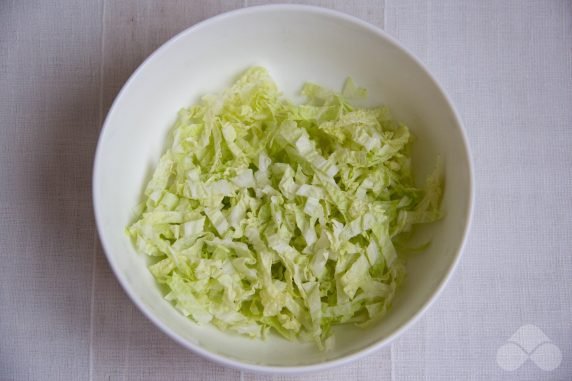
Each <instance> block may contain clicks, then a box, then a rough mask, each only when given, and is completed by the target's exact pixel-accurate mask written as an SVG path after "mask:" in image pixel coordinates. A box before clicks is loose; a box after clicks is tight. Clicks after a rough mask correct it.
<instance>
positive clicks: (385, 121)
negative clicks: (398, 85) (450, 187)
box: [127, 67, 442, 348]
mask: <svg viewBox="0 0 572 381" xmlns="http://www.w3.org/2000/svg"><path fill="white" fill-rule="evenodd" d="M302 94H303V95H304V96H305V97H306V98H307V102H306V103H304V104H301V105H297V104H293V103H291V102H289V101H287V100H285V99H284V98H283V97H282V96H281V94H280V92H279V90H278V89H277V86H276V84H275V83H274V82H273V80H272V79H271V78H270V76H269V74H268V72H267V71H266V70H265V69H263V68H260V67H253V68H250V69H249V70H247V71H246V72H245V73H244V74H243V75H242V76H241V77H240V78H239V79H238V81H237V82H236V83H235V84H234V85H233V86H232V87H230V88H229V89H227V90H225V91H224V92H222V93H221V94H219V95H212V96H205V97H204V98H203V99H202V100H201V102H200V103H198V104H196V105H194V106H191V107H190V108H188V109H183V110H181V111H180V112H179V115H178V120H177V122H176V124H175V126H174V128H173V136H172V141H173V142H172V146H171V148H170V149H168V150H167V152H166V153H165V154H164V155H163V156H162V157H161V159H160V161H159V163H158V165H157V168H156V170H155V173H154V174H153V176H152V179H151V180H150V181H149V183H148V184H147V186H146V188H145V191H144V195H145V202H144V205H142V208H141V210H142V213H141V214H140V216H139V217H138V218H137V220H136V221H135V222H134V223H133V224H132V225H130V226H129V227H128V228H127V232H128V234H129V235H130V237H131V238H132V240H133V242H134V245H135V247H136V249H137V250H138V251H139V252H142V253H145V254H147V255H149V256H151V257H152V264H151V265H150V267H149V269H150V272H151V273H152V274H153V276H154V277H155V278H156V280H157V282H158V283H160V284H161V285H164V286H165V287H166V289H167V290H168V293H167V295H166V299H167V300H169V301H171V302H172V303H173V304H174V306H175V307H176V308H177V309H178V310H180V312H181V313H183V314H184V315H186V316H188V317H190V318H191V319H192V320H194V321H196V322H198V323H211V324H213V325H215V326H216V327H218V328H220V329H221V330H231V331H234V332H237V333H239V334H243V335H247V336H250V337H265V336H266V335H267V333H268V332H269V331H271V330H272V331H275V332H277V333H279V334H280V335H282V336H284V337H285V338H287V339H290V340H304V341H308V340H310V341H315V342H316V343H317V345H318V346H319V347H320V348H323V347H324V343H327V342H328V341H327V340H326V339H328V338H329V337H330V336H331V332H332V331H331V328H332V326H334V325H337V324H343V323H354V324H358V325H362V324H365V323H368V322H370V321H372V320H373V319H377V318H379V317H381V316H382V315H384V314H385V313H386V312H387V310H388V308H389V307H390V306H391V302H392V299H393V297H394V294H395V291H396V288H397V287H398V285H399V284H400V282H401V281H402V279H403V277H404V266H403V264H402V262H403V260H402V259H400V256H399V254H398V253H397V251H396V249H395V245H394V243H395V239H396V238H397V237H398V236H399V235H400V234H401V233H404V232H408V231H410V229H411V227H412V225H414V224H417V223H428V222H432V221H435V220H437V219H439V218H440V217H441V212H440V206H439V204H440V199H441V193H442V185H441V184H442V180H441V177H442V176H441V173H440V166H437V169H436V170H435V172H434V173H433V174H432V175H431V176H430V177H429V179H428V180H427V184H426V186H425V187H424V188H419V187H416V186H415V184H414V181H413V178H412V174H411V166H410V146H411V143H412V136H411V135H410V132H409V130H408V128H407V127H406V126H404V125H403V124H400V123H398V122H396V121H395V120H393V119H392V117H391V115H390V112H389V110H388V109H387V108H386V107H376V108H357V107H354V106H352V105H351V104H350V103H349V102H348V100H351V99H357V98H363V97H365V96H366V91H365V89H362V88H359V87H357V86H356V85H355V84H354V82H353V81H352V80H351V79H348V80H347V81H346V84H345V86H344V88H343V91H342V93H341V94H340V93H336V92H333V91H330V90H328V89H326V88H323V87H321V86H318V85H316V84H311V83H308V84H306V85H304V87H303V89H302Z"/></svg>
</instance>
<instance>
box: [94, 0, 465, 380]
mask: <svg viewBox="0 0 572 381" xmlns="http://www.w3.org/2000/svg"><path fill="white" fill-rule="evenodd" d="M252 65H262V66H264V67H266V68H267V69H268V70H269V71H270V73H271V75H272V76H273V77H274V79H275V80H276V82H277V83H278V85H279V87H280V88H281V89H282V90H283V92H284V94H285V95H286V96H288V97H290V98H294V99H297V98H296V96H297V93H298V91H299V90H300V88H301V85H302V84H303V83H304V82H305V81H313V82H316V83H319V84H323V85H326V86H330V87H331V88H333V89H340V88H341V86H342V84H343V81H344V80H345V78H346V77H347V76H351V77H352V78H353V79H354V80H355V82H356V83H357V84H359V85H362V86H365V87H367V88H368V90H369V103H371V104H380V103H383V104H387V105H388V106H389V107H390V108H391V110H392V111H393V114H394V116H395V117H396V118H397V119H399V120H401V121H403V122H405V123H406V124H407V125H408V126H409V127H410V128H411V130H412V132H413V133H414V134H415V135H416V137H417V140H416V143H415V146H414V163H413V164H414V168H415V170H416V174H417V176H418V178H419V179H420V180H421V179H423V178H424V177H425V175H426V174H427V173H428V172H429V171H430V170H431V169H432V168H433V165H434V163H435V159H436V157H437V155H441V157H442V158H443V159H444V163H445V177H446V190H445V195H444V200H443V208H444V211H445V213H446V218H444V219H443V220H442V221H440V222H438V223H435V224H432V225H430V226H427V227H424V228H422V229H419V231H418V233H417V234H418V236H424V237H432V242H433V243H432V245H431V246H430V248H429V249H428V250H427V251H426V252H424V253H422V254H418V255H415V256H413V257H411V258H410V259H409V261H408V264H407V269H408V278H407V280H406V283H405V285H404V287H403V288H402V289H401V290H400V292H399V293H398V297H397V298H396V300H395V303H394V306H393V308H392V310H391V311H390V313H389V314H388V315H387V317H386V318H384V319H383V320H382V321H381V322H379V323H378V324H376V325H373V326H371V327H369V328H367V329H360V328H354V327H351V326H344V327H340V328H339V329H337V331H336V345H335V348H334V349H333V350H331V351H326V352H320V351H318V350H317V349H316V348H315V347H314V345H313V344H300V343H290V342H287V341H285V340H282V339H280V338H277V337H271V338H269V339H268V340H266V341H258V340H250V339H246V338H242V337H239V336H234V335H230V334H227V333H222V332H219V331H218V330H216V329H214V328H212V327H209V326H206V327H205V326H198V325H196V324H194V323H193V322H191V321H190V320H188V319H187V318H185V317H183V316H182V315H181V314H179V313H178V312H177V311H176V310H175V309H174V308H173V307H172V306H171V305H170V304H169V303H168V302H167V301H165V300H164V299H163V296H162V295H161V293H160V291H159V288H158V287H157V286H156V284H155V283H154V280H153V278H152V277H151V275H150V274H149V272H148V270H147V268H146V261H145V258H144V257H143V256H141V255H138V254H136V253H135V251H134V249H133V247H132V246H131V243H130V241H129V240H128V238H127V237H126V235H125V234H124V229H125V227H126V226H127V224H128V223H129V221H130V220H131V218H132V217H133V209H134V207H135V206H136V204H137V203H138V202H139V200H140V197H141V190H142V187H143V186H144V183H145V182H146V181H147V180H148V178H149V176H150V174H151V172H152V170H153V169H154V166H155V164H156V162H157V160H158V158H159V156H160V154H161V152H162V151H163V150H164V148H165V144H166V139H167V132H168V130H169V128H170V127H171V125H172V123H173V122H174V120H175V117H176V115H177V111H178V110H179V109H180V108H182V107H187V106H189V105H191V104H192V103H194V102H195V101H197V100H198V99H199V97H200V96H201V95H204V94H206V93H212V92H213V91H218V90H221V89H223V88H224V87H226V86H228V85H230V84H231V83H232V82H233V80H234V79H235V78H236V77H237V76H238V75H239V74H240V73H241V72H242V71H243V70H245V69H246V68H248V67H250V66H252ZM94 202H95V211H96V217H97V223H98V228H99V232H100V237H101V241H102V243H103V246H104V248H105V251H106V253H107V256H108V258H109V262H110V264H111V266H112V267H113V269H114V271H115V273H116V275H117V276H118V278H119V280H120V281H121V283H122V285H123V287H124V288H125V289H126V291H127V292H128V293H129V295H130V296H131V297H132V299H133V300H134V301H135V303H136V304H138V305H139V307H140V308H141V309H142V310H143V311H144V312H145V313H146V314H147V315H148V316H149V317H150V318H151V319H152V320H153V321H154V322H155V323H156V324H158V325H159V326H160V327H161V328H163V329H164V330H165V331H166V332H167V333H169V334H170V335H171V336H173V337H174V338H176V339H178V340H179V341H180V342H182V343H183V344H186V345H187V346H189V347H191V348H193V349H195V350H197V351H199V352H201V353H202V354H204V355H207V356H208V357H211V358H214V359H218V360H222V361H225V359H227V362H228V363H230V364H234V365H240V364H241V363H245V364H252V365H251V366H250V368H251V369H257V365H256V364H258V365H262V366H276V367H288V366H308V365H312V364H318V363H323V362H325V361H332V360H336V359H340V358H342V357H345V356H347V355H350V354H354V353H357V352H360V351H361V350H363V349H365V348H371V346H372V345H374V344H376V343H378V344H379V343H380V342H384V341H385V340H386V339H388V338H390V336H392V335H393V334H395V333H396V332H398V331H399V330H400V329H401V328H402V327H404V325H406V323H408V322H410V321H411V320H412V319H413V318H414V317H415V316H416V315H417V314H418V313H419V312H420V311H421V310H422V309H423V307H424V306H425V305H427V304H428V302H429V301H430V300H431V298H432V296H433V295H434V294H435V293H436V291H437V290H438V289H439V288H440V285H441V283H442V282H444V280H445V279H446V278H447V275H448V273H449V272H450V269H451V267H452V265H453V264H454V263H455V260H456V258H457V256H458V253H459V250H460V248H461V246H462V243H463V239H464V232H465V228H466V225H467V221H468V218H469V214H470V203H471V177H470V163H469V159H468V153H467V147H466V144H465V141H464V138H463V134H462V131H461V127H460V125H459V122H458V120H457V118H456V117H455V114H454V111H453V110H452V109H451V106H450V105H449V103H448V102H447V100H446V98H445V97H444V95H443V94H442V92H441V91H440V90H439V88H438V87H437V86H436V84H435V83H434V81H433V80H432V79H431V77H430V76H429V75H428V74H427V73H426V72H425V71H424V70H423V69H422V68H421V66H420V65H419V64H418V63H417V62H416V61H415V60H414V59H412V58H411V57H410V56H409V55H408V54H407V53H404V51H403V50H402V49H401V48H399V47H398V46H397V45H395V43H393V42H391V41H390V40H389V39H387V38H386V37H384V35H383V34H382V33H381V32H379V31H378V30H376V29H375V28H373V27H370V26H368V25H367V24H365V23H363V22H360V21H357V20H355V19H352V18H350V17H347V16H341V15H339V14H336V13H333V12H330V11H324V10H321V9H317V8H308V7H288V6H281V7H263V8H250V9H246V10H243V11H240V12H234V13H230V14H226V15H222V16H219V17H217V18H215V19H211V20H209V21H207V22H205V23H202V24H199V25H198V26H196V27H194V28H192V29H190V30H187V31H185V32H183V33H182V34H180V35H179V36H177V37H175V38H174V39H173V40H171V41H169V42H168V43H167V44H166V45H164V46H163V47H162V48H161V49H159V50H158V51H157V52H156V53H155V54H153V55H152V56H151V57H150V58H149V59H148V60H147V61H146V62H145V63H144V65H142V67H141V68H140V69H139V70H138V71H137V72H136V73H135V74H134V76H133V77H132V78H131V79H130V80H129V82H128V83H127V84H126V86H125V87H124V89H123V90H122V92H121V93H120V95H119V96H118V98H117V99H116V101H115V104H114V106H113V107H112V109H111V111H110V113H109V115H108V117H107V120H106V122H105V126H104V130H103V132H102V136H101V138H100V142H99V146H98V151H97V156H96V164H95V170H94ZM246 366H247V367H248V365H246ZM258 369H260V368H258Z"/></svg>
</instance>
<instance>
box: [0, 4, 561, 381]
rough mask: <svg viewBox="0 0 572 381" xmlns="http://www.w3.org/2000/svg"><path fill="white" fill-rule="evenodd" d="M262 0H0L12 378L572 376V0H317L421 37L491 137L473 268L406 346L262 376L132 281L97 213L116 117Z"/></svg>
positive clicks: (435, 65) (482, 152)
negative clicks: (214, 26) (153, 78)
mask: <svg viewBox="0 0 572 381" xmlns="http://www.w3.org/2000/svg"><path fill="white" fill-rule="evenodd" d="M263 3H267V1H253V0H248V1H247V0H219V1H192V0H179V1H174V0H169V1H153V0H140V1H136V0H93V1H88V0H83V1H79V0H51V1H37V2H33V1H26V0H1V1H0V281H1V285H0V380H88V379H89V380H143V379H148V380H211V379H212V380H221V381H224V380H267V379H276V380H289V379H300V380H330V381H336V380H340V381H341V380H352V379H356V380H357V379H359V380H572V2H571V1H565V0H559V1H558V0H538V1H535V0H509V1H492V0H485V1H455V0H442V1H437V0H434V1H417V0H379V1H375V0H363V1H344V0H332V1H327V0H323V1H318V0H316V1H307V2H305V3H308V4H313V5H321V6H324V7H329V8H334V9H337V10H340V11H342V12H347V13H349V14H352V15H355V16H357V17H360V18H362V19H364V20H366V21H368V22H370V23H372V24H374V25H377V26H379V27H381V28H383V29H385V31H386V32H387V33H389V34H390V35H392V36H394V37H396V38H397V39H398V40H399V41H400V42H401V43H403V45H405V46H406V47H407V48H409V49H410V50H411V51H412V52H413V53H414V54H415V55H416V56H417V57H419V58H420V59H421V60H422V61H423V62H424V63H425V64H426V65H427V66H428V67H429V69H430V70H431V71H432V73H433V74H435V76H436V77H437V78H438V80H439V81H440V82H441V83H442V84H443V86H444V88H445V90H446V91H447V92H448V94H449V95H450V96H451V97H452V99H453V100H454V103H455V104H456V106H457V108H458V110H459V112H460V114H461V116H462V118H463V120H464V122H465V128H466V130H467V134H468V136H469V140H470V144H471V147H472V151H473V156H474V164H475V180H476V208H475V215H474V223H473V228H472V231H471V234H470V238H469V240H468V244H467V246H466V250H465V253H464V256H463V259H462V261H461V264H460V267H459V268H458V270H457V271H456V273H455V275H454V276H453V278H452V280H451V282H450V284H449V285H448V287H447V288H446V291H445V292H444V293H443V294H442V296H441V297H440V298H439V299H438V301H437V302H436V303H435V304H434V306H433V307H432V308H431V309H430V310H429V312H428V313H427V314H426V315H425V316H424V317H423V318H422V319H421V320H420V321H419V322H418V323H417V324H416V325H415V326H414V327H413V328H412V329H411V330H409V331H408V332H406V333H405V334H403V335H402V336H401V337H400V338H399V339H398V340H396V341H395V342H394V343H393V344H392V345H391V346H390V347H387V348H384V349H382V350H380V351H378V352H377V353H375V354H373V355H371V356H369V357H367V358H365V359H363V360H361V361H358V362H356V363H354V364H352V365H349V366H346V367H342V368H339V369H334V370H332V371H328V372H323V373H314V374H309V375H305V376H301V377H271V376H260V375H254V374H250V373H247V372H239V371H237V370H232V369H226V368H223V367H221V366H219V365H217V364H214V363H211V362H209V361H206V360H204V359H202V358H200V357H198V356H197V355H195V354H193V353H191V352H189V351H187V350H185V349H184V348H182V347H180V346H179V345H177V344H176V343H174V342H173V341H172V340H171V339H169V338H168V337H166V336H165V335H164V334H163V333H161V332H160V331H159V330H158V329H156V328H155V327H154V326H153V325H152V324H151V323H150V322H149V321H148V320H147V319H146V318H144V317H143V316H142V314H141V313H140V312H139V311H138V310H137V309H136V307H135V306H134V305H133V304H132V303H131V301H130V300H129V299H128V298H127V297H126V295H125V294H124V292H123V291H122V290H121V289H120V287H119V285H118V283H117V282H116V280H115V279H114V277H113V275H112V274H111V272H110V269H109V267H108V265H107V262H106V260H105V257H104V255H103V253H102V250H101V247H100V245H99V243H98V238H97V234H96V232H95V226H94V219H93V215H92V206H91V193H90V189H91V168H92V162H93V154H94V149H95V145H96V140H97V137H98V134H99V130H100V126H101V124H102V119H103V117H104V116H105V114H106V112H107V110H108V108H109V106H110V104H111V102H112V100H113V98H114V97H115V95H116V94H117V92H118V90H119V88H120V87H121V86H122V84H123V83H124V81H125V80H126V79H127V78H128V76H129V74H130V73H131V72H132V71H133V70H134V69H135V68H136V67H137V66H138V65H139V64H140V63H141V62H142V60H143V59H144V58H145V57H146V56H148V55H149V54H150V53H151V52H152V51H153V50H154V49H156V48H157V47H158V46H160V45H161V44H162V43H163V42H165V41H166V40H167V39H168V38H170V37H171V36H173V35H174V34H176V33H178V32H179V31H181V30H183V29H185V28H187V27H189V26H191V25H193V24H194V23H197V22H199V21H201V20H204V19H205V18H208V17H210V16H213V15H216V14H218V13H221V12H224V11H228V10H231V9H235V8H240V7H244V6H252V5H255V4H256V5H257V4H263ZM521 327H523V328H521ZM515 332H517V333H516V335H515V336H514V337H512V336H513V334H515ZM541 332H543V334H542V333H541ZM511 337H512V341H509V339H511ZM499 348H500V349H499ZM519 355H521V356H524V357H521V358H522V359H524V360H526V361H525V362H524V363H523V364H522V365H521V366H520V367H518V368H517V369H513V370H505V368H506V369H510V368H516V367H517V366H518V365H519V364H520V363H519V360H518V359H519V357H518V356H519ZM559 356H560V357H559Z"/></svg>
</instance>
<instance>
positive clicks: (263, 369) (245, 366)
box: [92, 4, 475, 374]
mask: <svg viewBox="0 0 572 381" xmlns="http://www.w3.org/2000/svg"><path fill="white" fill-rule="evenodd" d="M267 11H275V12H279V11H290V12H292V11H295V12H306V13H313V14H316V15H321V16H327V17H330V18H332V19H338V20H340V21H343V22H346V23H350V24H353V25H355V26H357V27H359V28H362V29H365V30H367V31H368V32H370V33H373V34H375V35H376V36H377V37H379V38H381V39H383V40H385V42H386V43H388V44H390V45H392V46H393V47H394V48H396V49H397V50H399V51H401V52H402V53H403V54H404V55H405V56H406V57H407V58H408V59H410V60H411V61H413V63H414V64H416V65H417V66H418V67H419V69H420V70H421V71H422V72H423V73H424V74H425V75H426V76H427V77H428V78H429V80H430V81H431V83H432V85H433V86H435V88H436V89H437V91H438V92H439V93H440V94H441V96H442V97H443V99H444V101H445V103H446V105H447V107H449V109H450V111H451V113H452V115H453V118H454V121H455V123H456V124H457V126H458V128H459V132H460V134H461V138H462V141H463V148H464V152H465V154H466V160H467V163H468V169H469V171H468V174H467V175H468V181H469V192H470V194H469V197H468V205H466V206H465V207H466V208H467V217H466V219H465V221H464V223H465V227H464V230H463V233H462V239H461V243H460V245H459V248H458V249H457V251H456V253H455V257H454V259H453V261H452V262H451V263H450V264H449V266H448V268H447V271H446V273H445V275H444V276H443V278H442V279H441V280H440V282H439V284H438V286H437V288H436V290H435V291H434V292H433V294H432V295H431V296H430V297H429V298H428V299H427V300H426V301H425V302H424V303H423V305H422V307H421V308H420V309H418V310H417V312H416V313H415V314H414V315H413V316H411V317H410V318H409V319H407V320H406V321H405V322H404V323H403V324H402V325H401V326H400V327H399V328H397V329H396V330H395V331H394V332H392V333H391V334H390V335H389V336H387V337H386V338H384V339H382V340H379V341H377V342H375V343H372V344H369V345H367V346H365V347H363V348H361V349H359V350H357V351H356V352H353V353H351V354H348V355H344V356H341V357H338V358H335V359H332V360H327V361H323V362H319V363H315V364H308V365H293V366H278V365H262V364H255V363H248V362H243V361H240V360H238V359H235V358H231V357H227V356H224V355H221V354H218V353H215V352H211V351H209V350H207V349H205V348H203V347H201V346H200V345H199V344H195V343H192V342H189V341H187V340H185V339H184V338H182V337H181V336H179V335H178V334H177V333H175V332H174V331H173V330H172V329H171V328H169V327H168V326H167V325H166V324H164V323H163V322H161V321H160V320H159V319H158V318H157V317H155V316H154V314H153V313H152V312H151V311H150V310H149V309H147V307H145V305H144V304H143V303H142V302H141V301H140V300H139V298H138V297H137V296H136V294H135V292H134V291H133V290H132V289H131V288H130V286H129V283H128V282H127V279H126V277H125V276H124V275H123V274H122V273H121V272H120V270H119V267H118V264H117V262H116V261H115V260H114V257H113V256H112V255H110V254H109V253H110V248H109V247H108V244H107V243H106V241H105V239H104V236H103V234H102V233H103V231H102V228H101V226H102V223H101V221H102V217H101V214H100V212H99V210H100V208H99V204H100V201H99V199H98V196H97V189H99V177H98V173H99V172H100V171H99V166H100V162H101V160H102V159H101V157H102V144H103V141H104V140H105V139H106V136H107V135H108V134H109V131H110V129H111V127H109V125H108V124H109V120H110V117H111V115H113V113H114V111H115V108H116V107H117V104H118V101H119V99H121V98H122V97H123V95H124V93H125V92H126V91H127V89H128V88H129V87H130V86H131V85H132V83H133V82H134V81H136V79H137V77H138V76H139V75H140V72H141V71H142V70H143V69H144V68H145V66H147V65H148V64H149V62H150V61H153V60H155V59H157V57H158V56H160V55H161V54H162V52H163V51H165V50H167V49H168V48H169V47H170V46H171V45H173V44H174V43H175V42H176V41H178V40H179V39H182V38H183V37H185V36H187V35H188V34H191V33H193V32H194V31H195V30H198V29H201V28H204V27H208V26H210V25H211V24H216V23H218V22H220V21H223V20H226V19H229V18H234V17H240V16H243V15H246V14H254V13H261V12H267ZM92 198H93V208H94V215H95V222H96V228H97V233H98V236H99V240H100V242H101V245H102V248H103V252H104V253H105V256H106V257H107V261H108V263H109V265H110V267H111V269H112V271H113V273H114V274H115V277H116V278H117V280H118V281H119V283H120V284H121V286H122V288H123V290H124V291H125V292H126V293H127V295H128V296H129V298H130V299H131V300H132V301H133V303H134V304H135V305H136V306H137V307H138V308H139V310H140V311H141V312H143V314H144V315H145V316H146V317H147V319H149V320H151V321H152V322H153V323H154V324H155V326H157V327H158V328H159V329H160V330H161V331H163V333H165V334H166V335H167V336H169V337H170V338H171V339H173V340H174V341H176V342H177V343H179V344H180V345H182V346H183V347H185V348H187V349H190V350H191V351H193V352H194V353H196V354H198V355H200V356H202V357H203V358H206V359H208V360H211V361H214V362H216V363H218V364H221V365H224V366H228V367H231V368H234V369H238V370H246V371H252V372H256V373H263V374H301V373H308V372H316V371H323V370H326V369H331V368H334V367H339V366H342V365H345V364H348V363H351V362H353V361H356V360H358V359H360V358H363V357H365V356H367V355H369V354H371V353H373V352H375V351H377V350H379V349H381V348H383V347H385V346H387V345H389V344H390V343H391V342H393V341H394V340H395V339H396V338H397V337H399V336H401V335H402V334H403V333H404V332H405V331H407V330H408V329H410V328H411V327H412V326H413V325H415V323H417V322H418V321H419V319H420V318H421V317H422V316H423V315H424V314H425V313H426V312H427V310H428V309H429V308H430V307H431V305H432V304H433V303H434V302H435V301H436V300H437V299H438V298H439V296H440V295H441V293H442V292H443V289H444V288H445V287H446V285H447V283H448V282H449V281H450V279H451V277H452V275H453V273H454V271H455V269H456V268H457V266H458V264H459V262H460V259H461V256H462V254H463V251H464V249H465V246H466V242H467V238H468V234H469V231H470V228H471V225H472V220H473V212H474V203H475V185H474V168H473V161H472V154H471V149H470V146H469V143H468V138H467V135H466V131H465V128H464V125H463V123H462V120H461V118H460V116H459V114H458V112H457V110H456V109H455V107H454V106H453V102H452V101H451V99H450V98H449V97H448V96H447V94H446V93H445V91H444V90H443V88H442V87H441V85H440V84H439V83H438V82H437V80H436V78H435V77H434V76H433V75H432V74H431V73H430V72H429V70H428V69H427V68H426V66H425V65H424V64H423V63H422V62H421V61H420V60H419V59H417V58H416V57H415V56H414V55H413V54H412V53H411V52H410V51H409V50H407V49H406V48H405V47H403V46H402V45H401V44H400V43H399V42H397V40H396V39H394V38H393V37H391V36H390V35H388V34H387V33H386V32H384V31H383V30H382V29H381V28H379V27H377V26H375V25H372V24H370V23H368V22H366V21H364V20H362V19H360V18H358V17H355V16H351V15H349V14H346V13H342V12H340V11H336V10H333V9H329V8H323V7H319V6H313V5H301V4H271V5H259V6H252V7H245V8H239V9H235V10H231V11H228V12H224V13H220V14H218V15H216V16H213V17H210V18H207V19H205V20H203V21H200V22H198V23H196V24H194V25H192V26H190V27H188V28H186V29H184V30H183V31H181V32H179V33H177V34H176V35H175V36H173V37H171V38H170V39H169V40H168V41H166V42H165V43H163V44H162V45H161V46H160V47H159V48H157V49H156V50H155V51H153V52H152V53H151V54H150V55H149V56H148V57H147V58H146V59H145V60H144V61H143V62H142V63H141V64H140V65H139V66H138V67H137V69H136V70H135V71H134V72H133V73H132V74H131V75H130V77H129V79H128V80H127V81H126V82H125V84H124V85H123V86H122V88H121V90H120V91H119V93H118V94H117V95H116V97H115V99H114V101H113V103H112V105H111V107H110V108H109V111H108V112H107V115H106V117H105V120H104V122H103V125H102V128H101V130H100V134H99V138H98V141H97V148H96V151H95V159H94V164H93V173H92Z"/></svg>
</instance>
